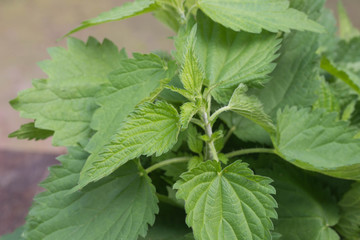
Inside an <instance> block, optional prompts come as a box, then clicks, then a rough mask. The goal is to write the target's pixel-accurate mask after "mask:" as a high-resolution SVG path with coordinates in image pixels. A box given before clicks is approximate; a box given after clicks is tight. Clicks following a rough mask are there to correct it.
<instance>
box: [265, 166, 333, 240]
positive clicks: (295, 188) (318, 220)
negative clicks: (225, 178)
mask: <svg viewBox="0 0 360 240" xmlns="http://www.w3.org/2000/svg"><path fill="white" fill-rule="evenodd" d="M259 173H260V174H262V175H266V176H269V177H271V178H272V179H273V180H274V187H275V189H276V195H275V199H276V201H277V202H278V204H279V208H278V209H277V212H278V215H279V216H278V219H275V220H274V225H275V230H274V231H275V232H278V233H280V234H281V235H282V237H281V238H280V239H284V240H293V239H297V240H339V239H340V238H339V236H338V235H337V233H336V232H335V231H334V229H332V228H331V227H332V226H334V225H335V224H336V223H337V222H338V220H339V209H338V206H337V204H336V201H335V200H334V198H333V197H332V195H331V193H330V191H329V189H326V188H324V186H322V185H321V184H320V183H319V180H318V179H316V178H311V177H309V176H308V175H306V174H305V173H304V172H302V171H300V170H299V169H295V167H294V168H292V167H291V166H281V167H280V166H278V165H275V166H274V170H272V171H271V170H259Z"/></svg>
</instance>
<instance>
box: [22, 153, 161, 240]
mask: <svg viewBox="0 0 360 240" xmlns="http://www.w3.org/2000/svg"><path fill="white" fill-rule="evenodd" d="M87 156H88V154H87V153H85V152H84V151H83V150H81V149H79V148H73V149H70V150H69V154H68V155H65V156H61V157H60V158H59V161H61V162H62V166H54V167H52V168H50V175H49V177H48V178H47V179H46V180H45V181H44V182H43V183H42V185H41V186H42V187H44V188H45V189H46V190H47V191H46V192H43V193H40V194H39V195H37V196H36V197H35V202H34V205H33V207H32V208H31V210H30V212H29V216H28V218H27V223H26V230H25V238H26V239H28V240H50V239H51V240H64V239H72V240H80V239H87V240H95V239H96V240H98V239H129V240H131V239H132V240H136V239H137V238H138V235H141V236H145V234H146V232H147V229H148V224H151V225H152V224H153V223H154V221H155V214H156V213H158V206H157V202H158V200H157V197H156V195H155V188H154V186H153V185H152V184H151V180H150V178H149V177H147V175H146V174H145V175H144V174H139V171H141V170H139V169H138V168H137V166H136V164H135V163H134V162H133V161H131V162H128V163H127V164H125V165H124V166H122V167H121V168H120V169H119V170H118V171H116V172H114V173H113V174H112V175H110V176H108V177H107V178H105V179H103V180H102V181H100V182H98V183H96V184H94V185H91V186H88V187H87V188H85V189H83V190H82V191H79V192H75V193H72V194H69V192H70V190H71V189H72V188H73V187H74V186H76V184H77V180H78V179H79V173H80V170H81V168H82V167H83V165H84V163H85V160H86V158H87Z"/></svg>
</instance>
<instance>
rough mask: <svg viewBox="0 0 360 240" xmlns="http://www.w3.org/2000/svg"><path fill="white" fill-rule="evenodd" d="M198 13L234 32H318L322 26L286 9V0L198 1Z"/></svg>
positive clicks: (287, 7)
mask: <svg viewBox="0 0 360 240" xmlns="http://www.w3.org/2000/svg"><path fill="white" fill-rule="evenodd" d="M198 4H199V7H200V9H201V10H203V11H204V12H205V13H206V14H207V15H209V16H210V17H211V18H212V19H213V20H214V21H216V22H219V23H221V24H222V25H224V26H225V27H229V28H231V29H233V30H234V31H240V30H244V31H247V32H251V33H260V32H261V30H262V29H265V30H268V31H270V32H278V31H283V32H289V31H290V29H296V30H310V31H316V32H321V31H322V30H323V29H322V27H321V26H320V25H319V24H317V23H316V22H313V21H311V20H310V19H308V18H307V15H306V14H304V13H302V12H299V11H297V10H296V9H293V8H289V5H290V3H289V1H288V0H270V1H269V0H259V1H256V3H253V2H249V1H245V0H239V1H234V0H198Z"/></svg>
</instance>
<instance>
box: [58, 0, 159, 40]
mask: <svg viewBox="0 0 360 240" xmlns="http://www.w3.org/2000/svg"><path fill="white" fill-rule="evenodd" d="M157 8H158V6H157V5H156V4H155V0H135V1H133V2H127V3H124V4H123V5H122V6H120V7H115V8H113V9H111V10H110V11H108V12H103V13H101V14H100V15H99V16H98V17H96V18H92V19H89V20H86V21H84V22H82V24H81V25H80V26H79V27H77V28H75V29H73V30H71V31H70V32H69V33H67V34H66V35H65V36H68V35H70V34H73V33H75V32H78V31H80V30H82V29H85V28H88V27H91V26H95V25H98V24H102V23H107V22H113V21H120V20H123V19H126V18H130V17H134V16H137V15H141V14H144V13H148V12H151V11H154V10H156V9H157Z"/></svg>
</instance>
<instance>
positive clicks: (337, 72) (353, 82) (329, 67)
mask: <svg viewBox="0 0 360 240" xmlns="http://www.w3.org/2000/svg"><path fill="white" fill-rule="evenodd" d="M321 68H322V69H324V70H325V71H327V72H328V73H330V74H332V75H333V76H335V77H337V78H339V79H341V80H342V81H344V82H345V83H346V84H347V85H349V86H350V87H351V88H352V89H353V90H354V91H356V92H357V93H358V94H360V77H359V76H358V75H357V74H356V73H354V72H352V71H351V70H350V69H347V68H345V67H341V65H339V64H335V63H334V62H332V61H331V60H329V59H327V58H326V57H323V58H322V59H321Z"/></svg>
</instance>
